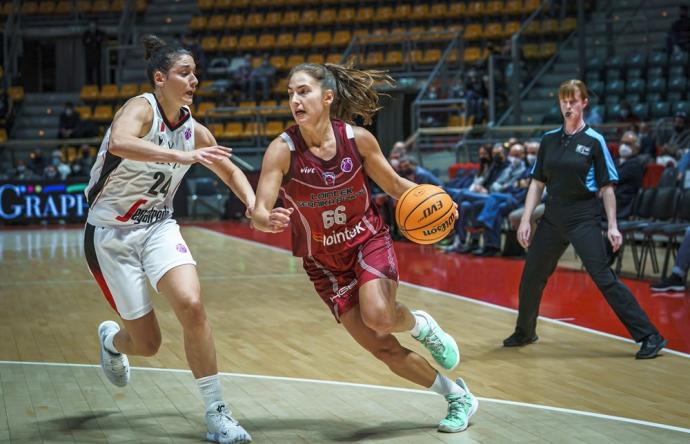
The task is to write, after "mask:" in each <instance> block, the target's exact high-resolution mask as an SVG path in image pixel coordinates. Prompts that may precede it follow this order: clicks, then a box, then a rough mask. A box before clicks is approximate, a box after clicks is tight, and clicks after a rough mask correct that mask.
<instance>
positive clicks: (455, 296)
mask: <svg viewBox="0 0 690 444" xmlns="http://www.w3.org/2000/svg"><path fill="white" fill-rule="evenodd" d="M186 228H195V229H197V230H202V231H206V232H208V233H210V234H215V235H217V236H222V237H229V238H231V239H234V240H237V241H239V242H244V243H248V244H251V245H255V246H257V247H263V248H267V249H269V250H273V251H278V252H280V253H286V254H291V253H290V251H289V250H286V249H283V248H278V247H273V246H271V245H265V244H262V243H261V242H256V241H251V240H247V239H243V238H241V237H237V236H232V235H230V234H225V233H220V232H218V231H214V230H211V229H208V228H204V227H197V226H193V225H192V226H186ZM400 284H401V285H404V286H406V287H410V288H414V289H417V290H423V291H428V292H429V293H433V294H436V295H438V296H443V297H447V298H453V299H455V300H458V299H460V300H462V301H465V302H470V303H473V304H478V305H481V306H484V307H488V308H493V309H495V310H500V311H505V312H508V313H514V314H517V310H516V309H514V308H508V307H504V306H502V305H496V304H492V303H490V302H485V301H481V300H478V299H473V298H470V297H467V296H462V295H459V294H455V293H449V292H447V291H443V290H437V289H435V288H430V287H424V286H422V285H417V284H412V283H410V282H405V281H400ZM538 319H539V320H540V321H544V322H548V323H551V324H557V325H561V326H564V327H569V328H574V329H576V330H580V331H584V332H587V333H591V334H595V335H599V336H604V337H607V338H611V339H617V340H619V341H623V342H628V343H630V344H634V343H635V341H633V340H632V339H630V338H624V337H622V336H616V335H612V334H610V333H605V332H603V331H599V330H594V329H591V328H587V327H582V326H580V325H575V324H570V323H568V322H563V321H561V320H558V319H552V318H547V317H544V316H539V318H538ZM663 351H664V352H665V353H669V354H672V355H677V356H682V357H684V358H690V354H688V353H683V352H681V351H677V350H673V349H671V348H664V349H663Z"/></svg>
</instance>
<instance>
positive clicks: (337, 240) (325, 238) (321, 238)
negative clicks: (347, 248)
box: [311, 221, 366, 247]
mask: <svg viewBox="0 0 690 444" xmlns="http://www.w3.org/2000/svg"><path fill="white" fill-rule="evenodd" d="M365 231H366V229H365V228H364V227H363V226H362V222H361V221H360V222H358V223H357V225H355V226H354V227H352V228H345V229H344V230H342V231H336V232H335V233H331V234H327V235H324V234H322V233H313V234H312V235H311V237H312V239H314V240H315V241H316V242H319V243H321V244H323V245H324V246H325V247H330V246H332V245H338V244H342V243H343V242H345V241H349V240H351V239H354V238H356V237H357V236H359V235H360V234H362V233H364V232H365Z"/></svg>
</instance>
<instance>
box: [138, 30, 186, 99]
mask: <svg viewBox="0 0 690 444" xmlns="http://www.w3.org/2000/svg"><path fill="white" fill-rule="evenodd" d="M142 43H143V44H144V50H145V54H144V59H145V60H146V61H147V62H148V63H147V65H146V77H148V79H149V82H150V83H151V85H152V86H155V82H154V80H153V75H154V74H155V72H156V71H160V72H162V73H164V74H166V73H167V72H168V70H169V69H170V68H171V67H172V66H173V64H174V63H175V61H176V60H177V59H178V57H181V56H183V55H188V56H191V55H192V53H191V52H189V51H188V50H186V49H184V48H182V47H180V46H170V45H168V44H166V43H165V41H164V40H163V39H161V38H159V37H156V36H155V35H151V34H149V35H146V36H144V37H143V38H142Z"/></svg>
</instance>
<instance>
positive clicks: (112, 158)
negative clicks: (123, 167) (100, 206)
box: [86, 151, 122, 205]
mask: <svg viewBox="0 0 690 444" xmlns="http://www.w3.org/2000/svg"><path fill="white" fill-rule="evenodd" d="M120 162H122V157H119V156H116V155H114V154H112V153H111V152H110V151H106V153H105V161H104V162H103V168H102V169H101V176H100V177H99V178H98V181H97V182H96V184H95V185H94V186H93V188H91V190H89V195H88V196H87V197H86V201H87V202H88V203H89V205H93V202H94V201H95V200H96V197H98V195H99V194H100V193H101V191H102V190H103V186H104V185H105V182H106V181H107V180H108V177H110V173H112V172H113V171H115V168H117V167H118V165H120Z"/></svg>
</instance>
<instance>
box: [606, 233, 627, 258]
mask: <svg viewBox="0 0 690 444" xmlns="http://www.w3.org/2000/svg"><path fill="white" fill-rule="evenodd" d="M607 235H608V238H609V241H610V242H611V247H613V251H614V252H616V251H618V249H619V248H620V247H621V245H623V236H621V233H620V231H618V228H609V230H608V233H607Z"/></svg>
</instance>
